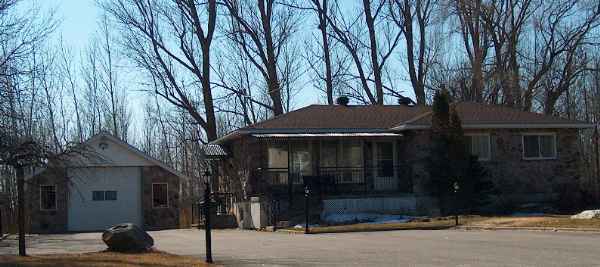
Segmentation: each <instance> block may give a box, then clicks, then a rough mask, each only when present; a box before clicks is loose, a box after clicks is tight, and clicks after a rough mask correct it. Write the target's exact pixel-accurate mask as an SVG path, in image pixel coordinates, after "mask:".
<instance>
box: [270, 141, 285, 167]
mask: <svg viewBox="0 0 600 267" xmlns="http://www.w3.org/2000/svg"><path fill="white" fill-rule="evenodd" d="M267 154H268V155H267V156H268V167H269V168H284V169H287V167H288V145H287V144H284V143H271V144H269V147H268V148H267Z"/></svg>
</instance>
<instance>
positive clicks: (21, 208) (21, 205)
mask: <svg viewBox="0 0 600 267" xmlns="http://www.w3.org/2000/svg"><path fill="white" fill-rule="evenodd" d="M16 169H17V204H18V208H17V210H18V215H17V217H18V224H19V256H27V252H26V251H25V177H24V176H25V174H24V170H23V167H22V166H17V168H16ZM40 197H41V196H40Z"/></svg>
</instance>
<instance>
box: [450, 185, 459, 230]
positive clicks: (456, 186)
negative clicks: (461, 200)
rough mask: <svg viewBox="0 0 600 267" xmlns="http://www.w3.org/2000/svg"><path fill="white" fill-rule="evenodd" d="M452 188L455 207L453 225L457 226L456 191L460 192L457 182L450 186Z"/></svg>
mask: <svg viewBox="0 0 600 267" xmlns="http://www.w3.org/2000/svg"><path fill="white" fill-rule="evenodd" d="M452 187H453V188H454V205H455V211H454V224H455V226H458V190H460V186H459V185H458V181H455V182H454V184H453V185H452Z"/></svg>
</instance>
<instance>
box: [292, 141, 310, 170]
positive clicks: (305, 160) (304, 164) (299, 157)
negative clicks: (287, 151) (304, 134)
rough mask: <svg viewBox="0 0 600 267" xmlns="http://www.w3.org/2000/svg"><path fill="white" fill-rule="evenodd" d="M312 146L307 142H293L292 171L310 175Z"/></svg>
mask: <svg viewBox="0 0 600 267" xmlns="http://www.w3.org/2000/svg"><path fill="white" fill-rule="evenodd" d="M311 148H312V146H311V144H310V143H309V142H294V143H292V144H291V149H292V172H293V173H299V174H301V175H302V176H306V175H312V150H311Z"/></svg>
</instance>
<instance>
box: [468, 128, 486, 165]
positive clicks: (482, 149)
mask: <svg viewBox="0 0 600 267" xmlns="http://www.w3.org/2000/svg"><path fill="white" fill-rule="evenodd" d="M465 137H466V138H467V139H466V142H465V143H466V144H465V145H466V146H467V151H469V152H470V153H471V155H473V156H475V157H477V159H478V160H490V159H491V149H490V144H491V142H490V135H489V134H473V135H467V136H465Z"/></svg>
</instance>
